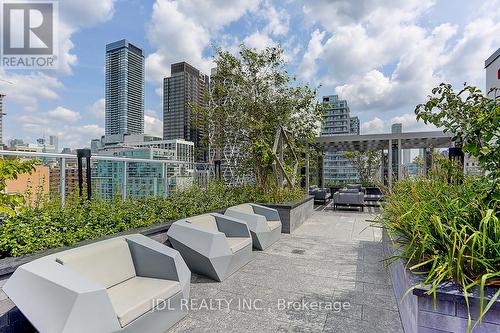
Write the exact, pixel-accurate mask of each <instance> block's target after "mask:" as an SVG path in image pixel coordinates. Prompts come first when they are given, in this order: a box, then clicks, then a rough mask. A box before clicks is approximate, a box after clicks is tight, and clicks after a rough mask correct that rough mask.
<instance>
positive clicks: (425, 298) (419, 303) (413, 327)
mask: <svg viewBox="0 0 500 333" xmlns="http://www.w3.org/2000/svg"><path fill="white" fill-rule="evenodd" d="M382 240H383V242H384V253H385V256H390V255H393V254H395V250H394V248H393V243H392V241H391V240H390V239H389V236H388V235H387V232H386V231H384V233H383V239H382ZM389 271H390V275H391V280H392V286H393V289H394V294H395V295H396V300H397V302H398V307H399V313H400V316H401V321H402V324H403V328H404V331H405V333H462V332H466V331H467V314H468V311H467V306H466V304H465V300H464V298H463V297H457V294H459V293H457V291H456V290H451V291H450V292H449V294H447V293H443V292H441V293H438V294H437V301H436V303H434V299H433V297H432V296H429V295H424V291H422V290H418V289H415V291H414V292H413V293H408V295H407V296H406V298H405V299H404V300H403V301H402V302H401V299H402V298H403V295H404V294H405V292H406V291H407V290H408V289H409V288H410V287H411V286H413V285H415V284H417V283H419V279H420V278H419V277H417V276H415V275H413V274H411V273H410V272H409V271H408V270H406V269H405V266H404V263H403V261H402V260H397V261H395V262H394V263H392V264H391V265H390V266H389ZM459 295H460V294H459ZM470 302H471V313H472V319H473V320H472V325H474V323H475V321H474V319H476V318H477V313H478V309H479V307H478V303H477V302H475V301H474V300H473V299H471V300H470ZM472 333H500V301H498V300H497V302H495V304H494V305H493V307H492V308H491V309H490V310H489V311H488V312H487V313H486V315H485V316H484V317H483V320H482V322H481V323H480V324H478V325H477V326H476V327H475V328H474V330H472Z"/></svg>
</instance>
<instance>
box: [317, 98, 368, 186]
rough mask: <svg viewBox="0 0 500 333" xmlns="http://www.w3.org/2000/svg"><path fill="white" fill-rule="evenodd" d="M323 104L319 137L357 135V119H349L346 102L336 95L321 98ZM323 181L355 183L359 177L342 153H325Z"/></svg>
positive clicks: (358, 127)
mask: <svg viewBox="0 0 500 333" xmlns="http://www.w3.org/2000/svg"><path fill="white" fill-rule="evenodd" d="M323 104H324V105H325V106H326V107H327V110H326V113H325V115H324V120H323V126H322V129H321V136H333V135H359V129H360V124H359V118H358V117H351V116H350V115H351V111H350V108H349V105H348V103H347V101H346V100H341V99H339V97H338V96H337V95H330V96H324V97H323ZM323 179H324V182H325V184H326V185H328V184H339V183H348V182H356V181H358V180H359V175H358V172H357V170H356V168H354V167H353V166H352V164H351V162H350V161H349V160H348V159H347V158H345V156H344V152H342V151H336V152H326V153H325V157H324V162H323Z"/></svg>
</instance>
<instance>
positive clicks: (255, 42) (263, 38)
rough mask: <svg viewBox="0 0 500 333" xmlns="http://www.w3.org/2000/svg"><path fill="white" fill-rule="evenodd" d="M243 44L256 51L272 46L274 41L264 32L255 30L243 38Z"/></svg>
mask: <svg viewBox="0 0 500 333" xmlns="http://www.w3.org/2000/svg"><path fill="white" fill-rule="evenodd" d="M243 43H244V44H245V46H247V47H250V48H254V49H256V50H258V51H261V50H263V49H265V48H266V47H268V46H274V45H276V43H275V42H274V41H273V40H272V38H270V37H269V35H267V34H266V33H263V32H260V31H256V32H254V33H252V34H251V35H249V36H247V37H245V39H244V40H243Z"/></svg>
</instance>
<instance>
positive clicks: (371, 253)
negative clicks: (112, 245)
mask: <svg viewBox="0 0 500 333" xmlns="http://www.w3.org/2000/svg"><path fill="white" fill-rule="evenodd" d="M372 212H373V210H372ZM374 217H375V215H374V214H373V213H357V212H351V211H337V212H334V211H332V210H325V209H324V207H319V208H317V210H316V211H315V213H314V215H313V216H312V217H311V218H310V219H309V220H308V221H307V222H306V223H305V224H304V225H302V226H301V227H300V228H299V229H297V230H296V231H295V233H293V234H291V235H289V234H282V236H281V239H280V240H279V241H278V242H277V243H275V244H274V245H272V246H271V247H270V248H268V249H267V250H265V251H262V252H256V251H254V252H253V255H254V259H253V260H252V261H251V262H250V263H249V264H247V265H246V266H245V267H243V268H242V269H241V270H240V271H238V272H237V273H235V274H233V275H232V276H231V277H230V278H229V279H227V280H226V281H224V282H215V281H213V280H210V279H208V278H204V277H202V276H196V275H194V274H193V277H192V284H191V300H192V302H191V304H190V307H191V310H190V312H189V314H188V316H187V317H185V318H184V319H183V320H182V321H181V322H179V323H178V324H177V325H175V326H174V327H173V328H172V329H171V330H169V332H384V333H386V332H402V331H403V330H402V326H401V320H400V317H399V312H398V309H397V304H396V300H395V297H394V294H393V291H392V288H391V287H390V279H389V278H388V275H387V272H386V269H385V268H384V264H383V263H382V262H380V261H381V260H382V259H383V252H382V251H383V249H382V244H381V238H382V233H381V231H380V230H379V229H376V228H373V227H371V226H370V222H367V221H366V220H370V219H373V218H374ZM286 302H295V303H293V304H286ZM315 302H316V303H315ZM345 302H348V304H347V303H345ZM314 304H316V306H315V305H314ZM250 305H253V308H251V306H250ZM13 307H14V305H13V304H12V302H11V301H10V300H9V299H8V298H7V297H6V295H5V293H3V292H2V291H0V321H4V320H5V319H6V318H5V317H6V316H5V313H6V312H8V311H10V312H11V315H10V316H11V318H12V312H13V311H14V313H16V309H15V308H13ZM209 307H210V308H209ZM307 307H308V308H307ZM314 307H317V308H314ZM338 307H341V308H342V309H341V310H340V311H339V310H338ZM17 316H18V317H21V319H19V324H21V323H23V322H25V321H24V320H23V319H22V315H20V314H17ZM15 317H16V316H14V318H15ZM17 327H18V328H19V325H17ZM0 331H1V332H3V331H2V330H0ZM9 331H12V332H16V331H18V332H20V331H21V330H17V329H16V330H9Z"/></svg>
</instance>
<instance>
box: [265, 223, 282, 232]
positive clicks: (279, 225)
mask: <svg viewBox="0 0 500 333" xmlns="http://www.w3.org/2000/svg"><path fill="white" fill-rule="evenodd" d="M267 225H268V226H269V229H271V230H274V229H276V228H281V222H280V221H267Z"/></svg>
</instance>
